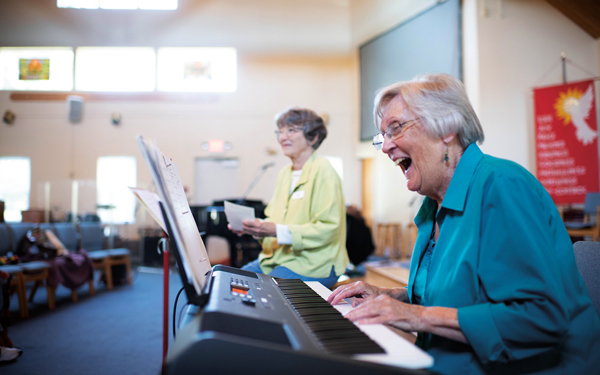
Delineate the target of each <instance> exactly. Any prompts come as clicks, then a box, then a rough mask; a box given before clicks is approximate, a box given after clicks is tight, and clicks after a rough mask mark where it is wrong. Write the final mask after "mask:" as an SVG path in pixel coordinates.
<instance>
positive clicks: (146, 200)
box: [129, 187, 167, 232]
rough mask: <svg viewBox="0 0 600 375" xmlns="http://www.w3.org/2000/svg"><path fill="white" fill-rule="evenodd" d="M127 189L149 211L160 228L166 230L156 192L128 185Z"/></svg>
mask: <svg viewBox="0 0 600 375" xmlns="http://www.w3.org/2000/svg"><path fill="white" fill-rule="evenodd" d="M129 190H131V192H132V193H133V195H135V197H136V198H137V199H138V200H139V201H140V203H141V204H142V206H144V208H145V209H146V210H147V211H148V212H149V213H150V216H152V218H153V219H154V221H156V222H157V223H158V225H160V227H161V228H162V230H164V231H165V232H166V231H167V227H166V225H165V219H163V215H162V211H161V210H160V205H159V203H160V197H159V196H158V194H156V193H153V192H151V191H148V190H144V189H139V188H134V187H129Z"/></svg>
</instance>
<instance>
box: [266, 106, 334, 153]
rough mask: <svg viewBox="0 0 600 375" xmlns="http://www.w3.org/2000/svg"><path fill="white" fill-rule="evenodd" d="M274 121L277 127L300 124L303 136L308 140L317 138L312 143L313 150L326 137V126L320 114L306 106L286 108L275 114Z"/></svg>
mask: <svg viewBox="0 0 600 375" xmlns="http://www.w3.org/2000/svg"><path fill="white" fill-rule="evenodd" d="M275 122H276V123H277V127H278V128H283V127H289V126H302V128H303V132H302V133H303V134H304V138H306V139H307V140H308V141H309V142H312V141H314V140H315V138H317V141H316V142H315V143H314V144H313V145H312V148H314V149H315V150H316V149H317V148H319V146H320V145H321V143H322V142H323V140H324V139H325V138H326V137H327V128H326V127H325V122H324V121H323V119H322V118H321V116H319V115H317V114H316V113H315V112H314V111H311V110H310V109H307V108H298V107H293V108H290V109H287V110H285V111H283V112H281V113H279V114H278V115H277V116H275Z"/></svg>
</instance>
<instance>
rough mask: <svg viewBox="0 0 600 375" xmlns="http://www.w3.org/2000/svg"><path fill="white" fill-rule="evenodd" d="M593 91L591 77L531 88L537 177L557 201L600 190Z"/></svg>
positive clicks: (573, 199) (575, 199)
mask: <svg viewBox="0 0 600 375" xmlns="http://www.w3.org/2000/svg"><path fill="white" fill-rule="evenodd" d="M594 91H595V90H594V81H593V80H589V81H581V82H574V83H569V84H566V85H559V86H551V87H543V88H538V89H535V90H534V106H535V140H536V147H535V149H536V159H537V178H538V180H540V182H541V183H542V185H544V187H545V188H546V190H548V193H550V195H551V196H552V199H553V200H554V203H556V204H569V203H583V201H584V199H585V193H586V192H597V191H598V190H599V189H598V186H599V182H598V126H597V117H596V96H595V92H594Z"/></svg>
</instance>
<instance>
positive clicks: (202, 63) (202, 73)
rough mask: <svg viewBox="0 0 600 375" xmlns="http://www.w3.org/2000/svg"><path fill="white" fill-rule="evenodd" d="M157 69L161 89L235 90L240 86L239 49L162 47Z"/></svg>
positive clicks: (159, 51)
mask: <svg viewBox="0 0 600 375" xmlns="http://www.w3.org/2000/svg"><path fill="white" fill-rule="evenodd" d="M157 70H158V71H157V88H158V90H159V91H177V92H233V91H235V90H236V88H237V58H236V50H235V48H200V47H198V48H176V47H163V48H159V49H158V55H157Z"/></svg>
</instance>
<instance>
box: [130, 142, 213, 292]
mask: <svg viewBox="0 0 600 375" xmlns="http://www.w3.org/2000/svg"><path fill="white" fill-rule="evenodd" d="M137 140H138V144H139V147H140V150H141V151H142V155H143V156H144V160H145V161H146V164H147V166H148V169H150V174H151V175H152V181H153V182H154V186H155V187H156V191H157V194H158V197H159V198H160V202H159V204H160V206H162V210H161V211H162V212H163V218H164V222H165V227H166V229H167V233H168V234H169V237H170V240H171V243H172V244H174V245H175V246H174V247H175V249H173V250H174V252H175V255H176V258H177V260H178V265H179V267H180V268H183V270H182V269H180V270H179V272H180V274H181V276H182V279H183V280H182V281H183V282H184V285H185V284H186V282H187V284H188V285H192V286H193V288H194V291H195V292H196V295H197V296H201V295H202V294H203V289H204V283H205V275H206V274H207V273H208V272H210V271H211V265H210V260H209V259H208V253H207V252H206V248H205V246H204V242H203V241H202V237H200V232H198V227H197V225H196V221H195V220H194V216H193V215H192V211H191V210H190V206H189V203H188V201H187V198H186V196H185V191H184V190H183V185H182V184H181V179H180V177H179V170H178V169H177V164H176V163H175V162H174V161H173V160H172V159H170V158H168V157H166V156H165V155H164V154H163V153H162V152H161V151H160V150H159V148H158V147H157V146H156V145H155V144H154V143H153V142H150V141H146V140H144V138H143V137H142V136H139V135H138V136H137ZM182 271H183V272H182ZM184 277H185V279H184ZM186 289H187V288H186ZM186 294H188V290H186ZM189 299H190V295H189V294H188V300H189Z"/></svg>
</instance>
